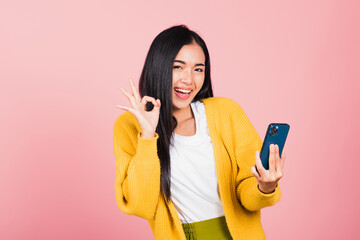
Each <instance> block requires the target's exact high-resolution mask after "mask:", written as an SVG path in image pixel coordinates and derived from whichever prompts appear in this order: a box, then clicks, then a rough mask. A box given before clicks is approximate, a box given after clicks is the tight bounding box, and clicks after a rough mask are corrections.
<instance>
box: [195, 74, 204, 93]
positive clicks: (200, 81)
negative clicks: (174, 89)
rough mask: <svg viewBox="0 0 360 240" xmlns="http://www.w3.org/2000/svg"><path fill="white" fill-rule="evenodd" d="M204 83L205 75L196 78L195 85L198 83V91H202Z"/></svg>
mask: <svg viewBox="0 0 360 240" xmlns="http://www.w3.org/2000/svg"><path fill="white" fill-rule="evenodd" d="M204 81H205V75H202V76H197V77H196V79H195V83H196V88H197V89H198V90H200V89H201V87H202V85H203V84H204Z"/></svg>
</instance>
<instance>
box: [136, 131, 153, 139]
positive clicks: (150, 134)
mask: <svg viewBox="0 0 360 240" xmlns="http://www.w3.org/2000/svg"><path fill="white" fill-rule="evenodd" d="M140 137H141V138H148V139H150V138H153V137H155V132H146V131H144V132H141V133H140Z"/></svg>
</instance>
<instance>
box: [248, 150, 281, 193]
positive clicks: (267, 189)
mask: <svg viewBox="0 0 360 240" xmlns="http://www.w3.org/2000/svg"><path fill="white" fill-rule="evenodd" d="M269 148H270V154H269V170H266V169H265V168H264V167H263V165H262V163H261V159H260V154H259V151H256V154H255V162H256V163H255V165H254V166H252V167H251V173H252V174H253V175H254V176H255V178H256V180H257V182H258V185H259V190H260V191H261V192H263V193H271V192H273V191H274V190H275V188H276V186H277V184H278V181H279V180H280V178H282V176H283V168H284V162H285V158H286V155H285V153H284V152H283V153H282V155H281V158H280V156H279V146H278V145H274V144H270V146H269Z"/></svg>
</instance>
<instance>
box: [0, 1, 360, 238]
mask: <svg viewBox="0 0 360 240" xmlns="http://www.w3.org/2000/svg"><path fill="white" fill-rule="evenodd" d="M359 12H360V4H359V1H356V0H354V1H335V0H327V1H310V0H305V1H295V0H291V1H247V2H245V1H236V0H233V1H214V2H211V1H207V0H206V1H205V0H202V1H195V0H193V1H160V0H159V1H143V2H140V1H131V2H130V1H126V2H125V1H109V0H105V1H104V0H103V1H95V0H88V1H69V0H67V1H60V0H58V1H46V0H42V1H41V0H33V1H21V0H12V1H2V2H1V3H0V80H1V81H0V109H1V113H0V135H1V138H0V190H1V193H0V238H1V239H6V240H7V239H9V240H10V239H11V240H12V239H153V237H152V233H151V230H150V227H149V226H148V223H147V221H145V220H143V219H141V218H138V217H135V216H128V215H125V214H123V213H122V212H121V211H120V209H118V207H117V205H116V201H115V197H114V189H113V188H114V187H113V185H114V179H115V165H114V154H113V146H112V144H113V143H112V127H113V123H114V121H115V119H116V118H117V116H118V115H120V114H121V113H122V111H121V110H119V109H116V108H115V106H116V105H117V104H128V102H127V100H126V99H125V97H123V96H122V94H121V92H120V90H119V88H120V87H125V88H127V89H129V86H128V83H127V79H128V78H129V77H133V78H134V79H135V82H136V83H137V82H138V77H139V75H140V71H141V69H142V66H143V63H144V60H145V56H146V53H147V50H148V48H149V46H150V44H151V41H152V40H153V38H154V37H155V36H156V35H157V34H158V33H159V32H160V31H162V30H164V29H165V28H168V27H170V26H172V25H175V24H181V23H183V24H187V25H188V26H189V27H190V28H191V29H193V30H195V31H197V32H198V33H199V34H200V35H201V36H202V37H203V38H204V39H205V41H206V42H207V44H208V48H209V51H210V54H211V58H212V70H213V71H212V77H213V85H214V91H215V95H216V96H227V97H230V98H232V99H234V100H235V101H237V102H238V103H239V104H240V105H241V106H242V107H243V108H244V110H245V112H246V113H247V115H248V116H249V118H250V120H251V121H252V123H253V125H254V126H255V128H256V129H257V131H258V133H259V134H260V136H261V137H264V134H265V130H266V127H267V124H268V123H270V122H288V123H290V125H291V129H290V133H289V138H288V141H287V144H286V147H285V151H286V153H287V159H286V163H285V175H284V178H283V179H282V180H281V186H282V193H283V196H282V199H281V200H280V202H279V203H278V204H276V205H275V206H273V207H271V208H265V209H263V210H262V222H263V226H264V229H265V232H266V234H267V237H268V239H280V240H282V239H356V238H359V237H360V230H359V227H358V223H357V222H358V215H359V213H360V211H359V210H360V207H359V201H360V197H359V190H360V189H359V184H360V181H359V180H360V174H358V172H359V168H360V161H359V156H360V150H359V149H360V146H359V141H358V138H359V134H360V128H359V125H358V124H359V122H360V111H359V109H360V98H359V90H360V83H359V82H360V44H359V43H360V19H359V16H360V15H359Z"/></svg>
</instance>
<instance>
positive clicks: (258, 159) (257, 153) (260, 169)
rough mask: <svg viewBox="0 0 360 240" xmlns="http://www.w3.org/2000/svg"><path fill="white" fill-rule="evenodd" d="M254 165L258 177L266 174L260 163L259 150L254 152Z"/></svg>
mask: <svg viewBox="0 0 360 240" xmlns="http://www.w3.org/2000/svg"><path fill="white" fill-rule="evenodd" d="M255 166H256V169H257V170H258V173H259V175H260V177H262V176H265V175H266V169H265V168H264V166H263V165H262V162H261V159H260V153H259V151H256V153H255Z"/></svg>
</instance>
